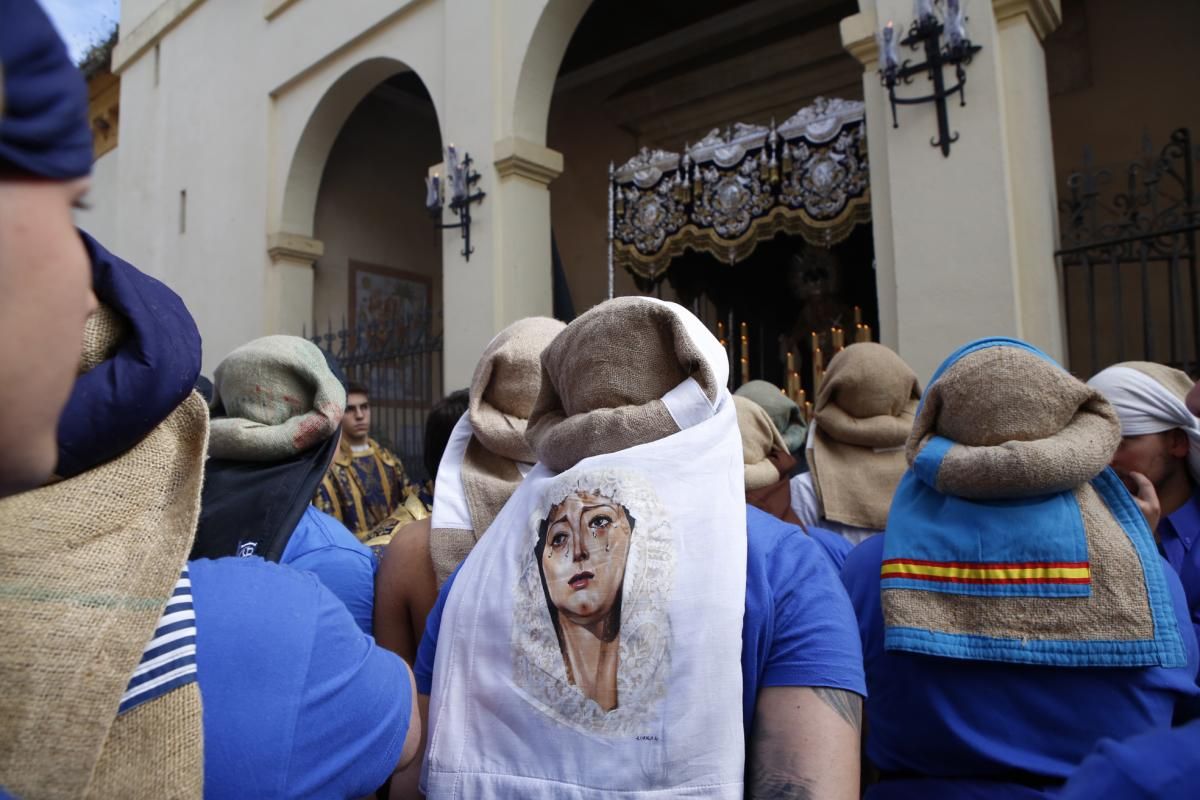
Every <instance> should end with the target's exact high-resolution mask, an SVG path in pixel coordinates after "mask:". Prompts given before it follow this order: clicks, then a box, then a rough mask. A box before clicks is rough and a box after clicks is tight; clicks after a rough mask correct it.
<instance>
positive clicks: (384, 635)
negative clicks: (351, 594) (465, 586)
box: [375, 518, 437, 664]
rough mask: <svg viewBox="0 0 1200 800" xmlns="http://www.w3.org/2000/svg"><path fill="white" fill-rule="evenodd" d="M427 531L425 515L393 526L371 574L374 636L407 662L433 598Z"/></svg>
mask: <svg viewBox="0 0 1200 800" xmlns="http://www.w3.org/2000/svg"><path fill="white" fill-rule="evenodd" d="M429 531H430V527H429V519H428V518H426V519H419V520H416V521H415V522H410V523H408V524H406V525H402V526H400V527H399V528H397V529H396V531H395V533H393V534H392V540H391V542H389V543H388V546H387V548H386V549H385V550H384V551H383V558H382V561H381V562H380V564H379V571H378V573H376V576H375V639H376V641H378V642H379V644H380V646H382V647H386V648H387V649H389V650H391V651H393V652H395V653H397V654H398V655H399V656H400V657H401V658H403V659H404V660H405V661H407V662H408V663H409V664H412V663H413V660H414V659H415V658H416V655H417V646H418V645H419V644H420V642H421V636H422V635H423V634H424V632H425V617H427V616H428V615H429V612H430V610H431V609H432V608H433V604H434V603H435V602H436V601H437V577H436V576H435V575H434V572H433V561H432V560H431V559H430V556H429Z"/></svg>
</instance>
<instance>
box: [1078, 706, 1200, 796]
mask: <svg viewBox="0 0 1200 800" xmlns="http://www.w3.org/2000/svg"><path fill="white" fill-rule="evenodd" d="M1198 783H1200V721H1196V722H1191V723H1188V724H1187V725H1184V726H1183V727H1180V728H1174V729H1170V730H1157V731H1153V732H1151V733H1144V734H1141V735H1140V736H1134V737H1133V738H1131V739H1127V740H1126V741H1124V742H1115V741H1113V740H1112V739H1105V740H1103V741H1101V742H1100V745H1099V747H1097V748H1096V750H1094V751H1093V752H1092V753H1091V755H1089V756H1088V757H1087V758H1086V759H1084V761H1083V763H1082V764H1080V765H1079V768H1078V769H1077V770H1076V771H1075V774H1074V775H1072V776H1071V778H1070V780H1068V781H1067V784H1066V785H1065V786H1064V787H1063V789H1062V793H1061V794H1059V795H1057V796H1058V797H1059V798H1060V800H1094V798H1121V800H1140V799H1141V798H1145V800H1189V798H1193V797H1195V796H1196V786H1197V784H1198Z"/></svg>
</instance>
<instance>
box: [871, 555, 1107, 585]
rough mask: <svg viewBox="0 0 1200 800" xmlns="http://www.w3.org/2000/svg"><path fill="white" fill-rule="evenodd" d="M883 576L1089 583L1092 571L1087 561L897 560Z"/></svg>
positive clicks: (887, 566)
mask: <svg viewBox="0 0 1200 800" xmlns="http://www.w3.org/2000/svg"><path fill="white" fill-rule="evenodd" d="M880 576H881V577H883V578H913V579H915V580H928V581H948V582H952V583H953V582H959V583H1089V582H1090V581H1091V569H1090V567H1089V566H1088V563H1087V562H1086V561H1084V562H1053V563H1037V562H1031V563H1024V564H1011V563H1008V564H997V563H969V562H967V563H964V562H941V563H939V562H930V561H917V560H907V559H899V558H893V559H888V560H887V561H885V562H883V566H882V569H881V570H880Z"/></svg>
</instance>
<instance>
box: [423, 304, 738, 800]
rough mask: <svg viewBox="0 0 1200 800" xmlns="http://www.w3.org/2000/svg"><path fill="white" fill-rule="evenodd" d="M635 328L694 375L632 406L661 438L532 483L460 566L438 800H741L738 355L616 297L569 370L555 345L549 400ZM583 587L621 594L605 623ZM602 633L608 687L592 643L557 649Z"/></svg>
mask: <svg viewBox="0 0 1200 800" xmlns="http://www.w3.org/2000/svg"><path fill="white" fill-rule="evenodd" d="M614 304H615V305H614ZM623 315H632V316H633V317H635V318H637V320H640V321H641V322H642V323H645V325H646V326H648V329H650V330H652V331H657V332H658V333H655V334H654V336H652V337H651V338H655V337H657V336H658V335H659V334H662V336H663V337H665V339H664V340H663V341H657V343H656V344H655V345H653V347H652V348H651V349H652V350H653V349H654V348H658V350H657V351H656V352H658V351H661V352H662V353H664V354H665V355H664V358H665V359H667V360H671V359H672V358H674V356H675V355H676V354H677V353H678V352H683V353H690V354H691V357H690V361H689V357H680V358H681V360H682V361H683V362H684V367H683V369H682V371H681V372H680V374H684V375H687V376H688V377H686V378H684V379H683V380H682V381H681V382H679V383H678V384H677V385H675V386H674V388H671V389H669V390H668V391H666V392H665V393H664V394H661V395H656V396H655V397H654V399H653V400H652V402H650V403H644V404H641V405H639V406H635V405H627V406H626V410H627V411H629V412H630V413H629V414H628V415H627V416H626V417H624V419H629V418H631V417H637V416H638V413H639V412H638V409H639V408H641V409H647V408H650V407H651V406H655V404H658V405H656V406H655V408H657V409H660V410H661V409H663V408H665V413H662V414H661V419H662V420H664V421H665V424H664V425H663V426H662V427H663V429H662V430H661V432H660V433H658V434H656V435H655V437H654V438H653V440H650V441H644V443H641V444H636V445H634V446H630V447H627V448H625V449H620V450H617V451H616V452H607V453H605V452H599V453H598V454H594V455H588V456H586V457H583V458H581V459H580V460H578V461H577V462H576V463H573V465H572V466H570V467H569V468H567V469H564V470H562V471H561V472H555V471H553V470H552V469H551V468H550V467H549V466H548V465H547V464H546V463H544V462H543V463H539V464H538V465H537V466H536V467H534V469H533V471H531V472H530V473H529V475H528V476H527V477H526V478H525V480H524V482H523V483H522V484H521V485H520V487H519V488H518V489H517V491H516V492H515V493H514V494H513V496H512V497H511V498H510V499H509V501H508V503H507V504H506V505H505V506H504V508H503V510H501V512H500V514H499V515H498V516H497V517H496V519H495V521H494V522H493V523H492V525H491V527H489V528H488V531H487V533H486V534H485V535H484V536H483V537H481V538H480V540H479V542H478V544H477V545H476V546H475V549H474V550H473V551H472V553H471V555H470V557H469V558H468V559H467V560H466V561H465V562H463V565H462V567H461V569H460V571H459V573H458V575H457V577H456V578H455V581H454V584H453V587H452V589H451V591H450V593H449V596H448V597H447V599H446V603H445V608H444V611H443V614H442V621H441V631H442V633H441V636H440V637H439V646H438V651H437V658H436V663H435V666H434V676H433V689H432V693H431V697H430V714H429V745H428V754H427V761H426V764H425V775H424V785H425V788H426V791H427V793H428V795H429V796H430V797H433V798H441V797H462V798H511V797H556V798H579V799H581V800H582V799H583V798H611V797H622V796H634V795H636V796H638V797H705V798H740V797H741V796H742V794H743V775H744V768H745V734H744V731H743V726H742V672H741V632H742V617H743V614H744V611H745V591H746V506H745V494H744V487H743V464H742V447H741V438H740V435H739V433H738V428H737V419H736V413H735V411H734V406H733V402H732V398H731V396H730V394H729V392H728V391H727V389H726V388H725V384H726V381H727V379H728V366H727V362H726V360H725V353H724V351H723V349H722V348H721V346H720V344H719V343H718V342H717V341H716V339H715V338H714V337H713V336H712V334H711V333H709V332H708V331H707V330H706V329H705V328H704V326H703V325H702V324H701V323H700V321H699V320H697V319H696V318H695V317H694V316H692V315H691V314H690V313H688V312H687V311H686V310H684V309H683V308H681V307H679V306H677V305H674V304H670V303H663V302H661V301H656V300H651V299H648V298H622V299H621V300H620V301H609V303H605V304H602V305H601V306H598V307H597V308H595V309H593V310H592V311H590V312H588V314H585V315H583V316H582V317H580V318H579V319H578V320H576V322H575V323H572V325H571V326H568V328H567V329H566V331H565V332H564V335H565V334H568V333H572V328H576V333H579V332H582V338H581V337H579V336H577V337H576V338H577V339H580V341H579V342H578V347H579V349H578V351H577V352H572V351H570V350H567V351H566V352H558V353H557V354H555V353H554V352H553V351H555V347H556V345H557V346H559V350H562V349H563V348H564V347H566V348H569V347H571V346H572V345H570V344H566V345H564V344H562V343H561V342H559V341H558V340H556V342H555V344H552V345H551V346H550V347H549V348H547V351H546V353H547V354H550V355H548V356H546V355H544V356H543V389H542V392H543V395H545V393H546V392H547V391H548V387H547V385H546V381H547V379H548V378H549V379H550V380H551V381H553V377H554V376H553V370H552V369H550V368H549V367H548V366H547V365H548V364H550V362H551V361H553V360H554V359H555V358H556V357H561V358H565V359H566V360H567V361H568V362H570V363H572V364H577V363H578V362H583V366H582V369H583V370H584V372H586V371H587V369H589V368H590V367H589V366H588V364H595V363H601V362H605V359H604V358H599V359H596V357H595V352H594V351H593V350H592V348H590V347H586V345H587V343H588V338H589V337H596V338H597V340H601V339H603V337H604V336H605V335H606V334H608V333H611V332H612V331H613V330H621V329H625V331H626V335H629V334H630V332H631V329H632V335H633V336H637V335H638V333H637V329H638V326H637V324H633V325H626V324H625V323H624V322H623V320H624V316H623ZM564 341H567V342H568V343H569V341H570V337H567V339H566V340H564ZM605 346H607V347H610V348H614V349H613V350H612V351H611V352H615V353H618V355H620V353H621V352H622V351H621V350H620V347H619V345H614V344H613V343H611V342H610V343H609V344H608V345H605ZM643 355H644V353H643ZM620 357H622V358H625V357H627V358H629V359H630V368H631V369H633V370H649V369H656V367H657V365H655V364H653V363H650V364H647V363H636V362H637V359H638V353H636V352H635V353H630V354H629V355H628V356H620ZM548 359H549V360H548ZM589 359H592V361H589ZM689 363H690V365H691V366H690V367H689V366H688V364H689ZM698 363H699V366H697V364H698ZM609 366H610V367H611V363H610V362H609ZM667 367H669V368H670V369H673V370H680V364H679V363H670V364H668V365H667ZM572 368H576V367H575V366H573V367H572ZM621 368H623V367H621ZM548 370H549V372H548ZM663 374H669V373H663ZM581 379H582V380H584V381H586V380H588V378H587V377H586V375H585V376H584V377H582V378H581ZM549 391H553V386H551V387H549ZM543 399H544V397H540V398H539V405H541V404H542V400H543ZM611 411H612V409H601V412H602V413H609V412H611ZM654 413H658V412H657V411H656V412H654ZM566 416H567V418H568V419H569V418H570V417H571V416H572V414H571V412H570V410H569V409H568V410H567V413H566ZM650 416H653V413H652V414H651V415H650ZM536 417H537V412H536V411H535V418H531V421H530V424H531V427H532V426H534V424H535V422H536ZM622 425H624V423H622ZM625 427H626V429H628V426H627V425H626V426H625ZM642 438H643V439H645V438H646V437H645V436H642ZM593 444H594V443H593ZM535 449H536V448H535ZM596 449H597V448H595V447H592V451H593V452H594V451H595V450H596ZM598 449H599V450H603V447H600V448H598ZM539 454H540V455H542V451H540V452H539ZM542 457H543V458H545V457H544V455H543V456H542ZM551 510H554V512H555V513H554V514H553V515H551V514H550V513H549V512H550V511H551ZM618 556H620V557H623V564H622V563H621V558H620V557H618ZM622 566H623V571H622V569H621V567H622ZM543 576H544V577H543ZM618 576H619V578H618ZM615 586H619V587H620V591H619V592H615V589H613V587H615ZM589 589H590V590H591V591H592V592H593V595H592V596H594V598H598V599H595V600H594V603H595V605H594V607H596V608H608V607H609V605H607V603H608V599H607V598H612V597H617V596H619V601H616V602H614V603H613V604H612V605H611V608H612V609H613V610H612V611H611V612H610V613H608V614H607V615H606V616H604V617H603V619H604V621H603V622H594V620H593V618H592V617H588V616H587V615H586V614H585V613H584V612H580V611H579V608H580V606H578V605H577V603H578V602H579V601H577V599H575V598H576V597H577V596H578V597H583V596H585V594H586V592H587V591H589ZM573 604H575V605H573ZM552 607H553V608H554V609H555V611H554V612H553V613H552V611H551V608H552ZM590 607H591V606H589V608H590ZM572 615H574V616H572ZM618 618H619V626H618V625H617V621H618ZM555 619H558V620H559V622H558V623H557V624H556V622H555ZM573 619H575V620H582V621H583V625H584V627H580V626H578V625H576V626H575V627H572V625H573V623H572V620H573ZM593 623H594V624H593ZM589 624H590V625H591V627H589V628H587V630H588V631H592V630H594V631H596V632H597V636H596V637H595V639H594V641H595V642H600V641H604V642H605V643H606V644H605V646H604V647H602V648H600V649H601V650H603V651H604V652H606V653H607V654H608V656H607V657H608V660H607V661H604V662H603V663H604V664H607V665H608V667H609V671H608V672H605V670H604V669H603V668H601V667H600V666H599V665H600V664H601V660H600V659H598V660H594V661H593V660H591V654H592V652H593V650H592V649H589V648H588V647H587V646H582V647H575V646H574V645H570V644H560V642H564V641H565V640H568V639H570V641H571V642H580V641H583V642H587V641H592V640H589V639H588V638H587V635H585V631H584V628H585V627H586V626H587V625H589ZM560 630H561V631H562V632H561V633H560ZM597 647H599V645H597ZM568 650H569V651H570V652H571V653H572V655H570V656H568V655H567V651H568ZM614 653H615V663H616V677H615V682H614V681H613V680H612V678H611V665H612V663H613V654H614ZM593 668H595V675H594V676H592V677H595V683H594V685H593V686H592V688H591V690H587V689H585V688H583V687H584V686H586V685H588V684H589V677H588V674H590V673H591V671H592V669H593ZM585 673H588V674H585ZM596 676H599V677H596ZM576 677H579V678H580V679H579V680H576V679H575V678H576Z"/></svg>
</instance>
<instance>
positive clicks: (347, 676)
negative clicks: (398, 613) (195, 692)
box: [189, 558, 412, 797]
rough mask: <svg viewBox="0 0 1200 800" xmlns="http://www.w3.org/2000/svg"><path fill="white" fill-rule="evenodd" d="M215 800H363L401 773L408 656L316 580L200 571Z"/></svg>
mask: <svg viewBox="0 0 1200 800" xmlns="http://www.w3.org/2000/svg"><path fill="white" fill-rule="evenodd" d="M189 572H190V573H191V578H192V594H193V600H194V606H195V613H196V662H197V678H198V682H199V684H200V693H201V697H202V700H203V710H204V756H205V757H204V782H205V792H206V795H207V796H209V797H362V796H365V795H368V794H370V793H371V792H373V791H375V789H377V788H378V787H379V786H380V785H381V784H382V783H383V782H384V781H385V780H387V778H388V776H389V775H390V774H391V773H392V771H393V770H394V769H395V766H396V763H397V761H398V760H399V758H400V753H401V751H402V749H403V745H404V739H405V736H406V735H407V734H408V722H409V719H410V717H411V713H412V694H411V690H410V685H409V681H408V673H407V670H406V668H405V667H404V663H403V662H402V661H401V660H400V658H399V657H398V656H396V655H395V654H394V653H391V652H389V651H387V650H384V649H382V648H380V647H378V646H376V645H375V643H374V640H372V639H371V637H370V636H367V635H365V634H363V633H362V631H360V630H359V629H358V626H357V625H356V624H355V622H354V620H353V619H352V618H351V617H350V614H349V612H348V611H347V610H346V607H345V606H344V605H343V604H342V602H341V600H339V599H338V598H337V597H335V596H334V595H333V594H332V593H331V592H330V591H329V590H328V589H326V588H325V587H324V586H323V585H322V584H321V583H320V581H319V580H318V579H317V578H316V576H314V575H312V574H310V573H304V572H297V571H295V570H292V569H289V568H287V567H284V566H281V565H278V564H270V563H267V562H265V561H263V560H262V559H258V558H223V559H218V560H215V561H213V560H207V559H202V560H199V561H193V562H191V564H190V565H189Z"/></svg>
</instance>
